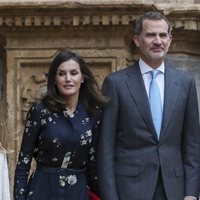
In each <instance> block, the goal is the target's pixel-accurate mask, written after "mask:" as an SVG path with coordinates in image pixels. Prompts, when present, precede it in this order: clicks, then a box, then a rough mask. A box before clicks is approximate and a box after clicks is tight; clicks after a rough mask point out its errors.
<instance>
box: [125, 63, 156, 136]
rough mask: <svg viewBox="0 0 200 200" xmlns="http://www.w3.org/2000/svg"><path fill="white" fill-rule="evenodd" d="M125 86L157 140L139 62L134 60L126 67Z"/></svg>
mask: <svg viewBox="0 0 200 200" xmlns="http://www.w3.org/2000/svg"><path fill="white" fill-rule="evenodd" d="M127 72H128V73H127V75H128V79H127V82H126V84H127V87H128V90H129V91H130V93H131V96H132V97H133V100H134V102H135V104H136V106H137V108H138V110H139V112H140V114H141V116H142V118H143V120H144V121H145V123H146V124H147V127H149V129H150V131H151V132H152V133H154V136H155V138H156V140H157V135H156V132H155V128H154V126H153V121H152V117H151V111H150V107H149V101H148V96H147V93H146V89H145V86H144V81H143V79H142V75H141V72H140V68H139V64H138V62H136V63H135V64H134V65H133V66H130V67H128V68H127Z"/></svg>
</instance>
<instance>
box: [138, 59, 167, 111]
mask: <svg viewBox="0 0 200 200" xmlns="http://www.w3.org/2000/svg"><path fill="white" fill-rule="evenodd" d="M139 66H140V71H141V74H142V78H143V80H144V85H145V89H146V92H147V96H148V97H149V86H150V82H151V79H152V76H151V73H150V71H152V70H153V68H151V67H150V66H149V65H147V64H146V63H145V62H144V61H143V60H142V59H141V58H140V60H139ZM157 70H159V71H160V73H159V74H158V75H157V76H156V82H157V84H158V87H159V89H160V97H161V103H162V108H163V105H164V87H165V80H164V74H165V65H164V62H163V63H162V64H161V65H160V66H159V67H158V68H157Z"/></svg>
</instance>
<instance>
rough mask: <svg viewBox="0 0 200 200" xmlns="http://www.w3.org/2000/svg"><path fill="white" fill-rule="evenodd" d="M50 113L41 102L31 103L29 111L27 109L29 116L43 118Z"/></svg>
mask: <svg viewBox="0 0 200 200" xmlns="http://www.w3.org/2000/svg"><path fill="white" fill-rule="evenodd" d="M49 113H50V110H49V109H48V107H47V106H46V105H45V104H44V103H43V102H41V101H39V102H38V101H37V102H33V103H32V105H31V107H30V109H29V115H35V116H40V117H41V116H45V115H47V114H49Z"/></svg>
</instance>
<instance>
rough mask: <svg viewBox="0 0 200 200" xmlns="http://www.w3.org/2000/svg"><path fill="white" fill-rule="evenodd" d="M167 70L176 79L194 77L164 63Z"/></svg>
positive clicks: (185, 71)
mask: <svg viewBox="0 0 200 200" xmlns="http://www.w3.org/2000/svg"><path fill="white" fill-rule="evenodd" d="M165 65H166V68H167V70H169V71H171V72H172V73H173V74H175V75H176V77H177V78H178V77H180V78H181V77H182V78H184V79H193V78H194V75H193V74H192V73H191V72H190V71H189V70H185V69H183V68H181V67H178V66H176V65H171V64H169V63H165Z"/></svg>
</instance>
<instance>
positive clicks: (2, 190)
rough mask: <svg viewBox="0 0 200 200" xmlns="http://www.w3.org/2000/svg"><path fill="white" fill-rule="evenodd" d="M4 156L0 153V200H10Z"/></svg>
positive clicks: (6, 165)
mask: <svg viewBox="0 0 200 200" xmlns="http://www.w3.org/2000/svg"><path fill="white" fill-rule="evenodd" d="M8 174H9V173H8V164H7V158H6V154H5V153H2V152H0V199H3V200H10V185H9V175H8Z"/></svg>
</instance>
